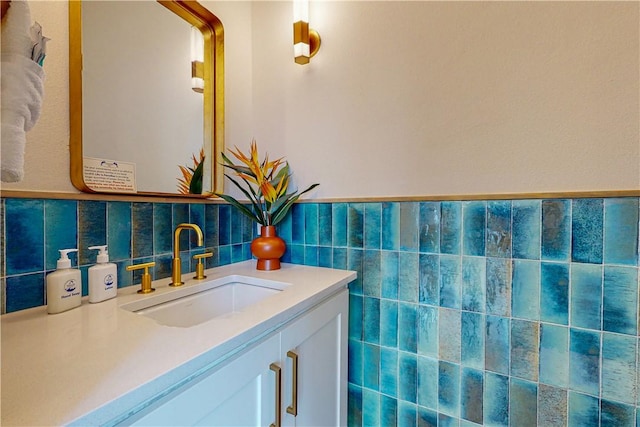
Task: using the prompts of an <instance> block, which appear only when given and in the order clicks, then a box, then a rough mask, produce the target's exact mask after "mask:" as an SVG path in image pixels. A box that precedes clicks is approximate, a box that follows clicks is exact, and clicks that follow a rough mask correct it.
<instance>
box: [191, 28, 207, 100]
mask: <svg viewBox="0 0 640 427" xmlns="http://www.w3.org/2000/svg"><path fill="white" fill-rule="evenodd" d="M191 89H193V91H194V92H198V93H203V92H204V37H203V36H202V32H201V31H200V29H199V28H198V27H191Z"/></svg>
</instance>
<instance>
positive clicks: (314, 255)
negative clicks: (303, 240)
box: [304, 245, 318, 267]
mask: <svg viewBox="0 0 640 427" xmlns="http://www.w3.org/2000/svg"><path fill="white" fill-rule="evenodd" d="M304 265H309V266H311V267H317V266H318V247H317V246H313V245H311V246H310V245H305V246H304Z"/></svg>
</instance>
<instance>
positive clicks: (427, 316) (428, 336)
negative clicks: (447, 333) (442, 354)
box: [417, 305, 438, 357]
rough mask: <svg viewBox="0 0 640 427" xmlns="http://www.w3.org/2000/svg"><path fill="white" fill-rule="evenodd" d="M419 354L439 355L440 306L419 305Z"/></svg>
mask: <svg viewBox="0 0 640 427" xmlns="http://www.w3.org/2000/svg"><path fill="white" fill-rule="evenodd" d="M417 316H418V331H417V334H418V344H417V349H418V354H421V355H423V356H431V357H438V308H437V307H432V306H425V305H419V306H418V314H417Z"/></svg>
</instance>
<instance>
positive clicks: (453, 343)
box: [438, 308, 462, 363]
mask: <svg viewBox="0 0 640 427" xmlns="http://www.w3.org/2000/svg"><path fill="white" fill-rule="evenodd" d="M460 316H461V312H460V311H459V310H451V309H447V308H440V309H439V311H438V337H439V339H438V343H439V348H438V352H439V353H438V356H439V358H440V359H441V360H446V361H448V362H454V363H460V344H461V343H460V340H461V337H460V330H461V327H462V325H461V322H462V319H461V317H460Z"/></svg>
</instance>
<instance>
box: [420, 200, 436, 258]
mask: <svg viewBox="0 0 640 427" xmlns="http://www.w3.org/2000/svg"><path fill="white" fill-rule="evenodd" d="M419 227H420V238H419V241H420V252H429V253H433V254H437V253H439V252H440V203H439V202H422V203H420V221H419Z"/></svg>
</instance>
